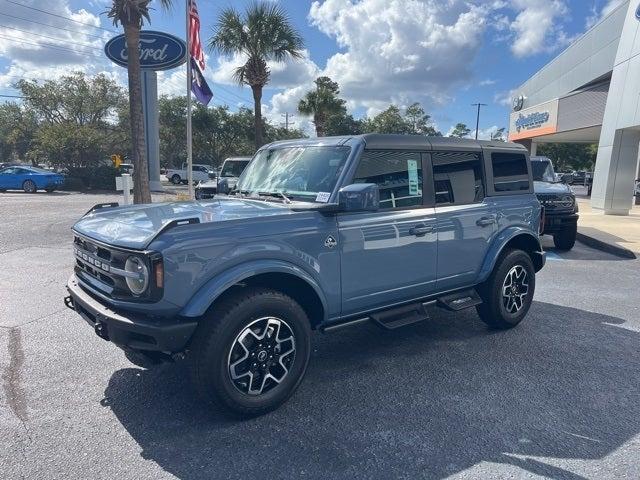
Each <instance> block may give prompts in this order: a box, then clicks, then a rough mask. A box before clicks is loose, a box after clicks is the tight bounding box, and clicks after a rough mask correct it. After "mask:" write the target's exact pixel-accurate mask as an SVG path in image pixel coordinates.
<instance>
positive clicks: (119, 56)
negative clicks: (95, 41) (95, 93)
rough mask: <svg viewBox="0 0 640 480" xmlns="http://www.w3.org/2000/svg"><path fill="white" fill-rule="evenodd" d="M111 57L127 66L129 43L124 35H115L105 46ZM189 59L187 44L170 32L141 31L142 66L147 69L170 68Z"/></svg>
mask: <svg viewBox="0 0 640 480" xmlns="http://www.w3.org/2000/svg"><path fill="white" fill-rule="evenodd" d="M104 52H105V53H106V54H107V57H109V59H110V60H111V61H112V62H114V63H116V64H118V65H120V66H121V67H126V66H127V59H128V57H127V43H126V41H125V38H124V35H118V36H117V37H113V38H112V39H111V40H109V41H108V42H107V44H106V45H105V46H104ZM186 59H187V45H186V44H185V42H184V41H183V40H181V39H180V38H178V37H174V36H173V35H169V34H168V33H163V32H155V31H153V30H143V31H141V32H140V66H141V67H142V68H143V69H147V70H168V69H170V68H175V67H177V66H178V65H182V64H183V63H184V62H185V60H186Z"/></svg>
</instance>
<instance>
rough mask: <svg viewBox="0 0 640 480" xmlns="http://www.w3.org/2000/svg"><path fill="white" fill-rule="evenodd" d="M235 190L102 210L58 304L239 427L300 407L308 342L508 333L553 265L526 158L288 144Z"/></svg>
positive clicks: (485, 151) (80, 244)
mask: <svg viewBox="0 0 640 480" xmlns="http://www.w3.org/2000/svg"><path fill="white" fill-rule="evenodd" d="M232 193H233V195H229V196H224V195H219V196H216V198H215V199H213V200H209V201H200V202H177V203H164V204H152V205H135V206H126V207H124V206H123V207H119V206H117V205H115V204H105V205H97V206H96V207H94V208H93V209H92V210H91V211H90V212H89V213H87V214H86V215H85V216H84V217H83V218H81V219H80V220H79V221H78V222H77V223H76V224H75V226H74V227H73V252H74V255H75V271H74V273H73V275H72V276H71V278H70V279H69V281H68V284H67V289H68V292H69V295H68V296H67V297H66V298H65V304H66V305H67V306H68V307H70V308H72V309H74V310H75V311H76V312H77V313H78V314H80V316H81V317H82V318H84V320H86V322H87V323H88V324H89V325H90V326H91V327H92V328H93V329H94V330H95V333H96V334H97V335H98V336H99V337H101V338H103V339H105V340H109V341H111V342H113V343H114V344H115V345H117V346H118V347H120V348H122V349H123V350H124V351H125V354H126V355H127V357H128V358H129V359H131V360H132V361H133V362H134V363H136V364H138V365H144V364H147V363H149V362H157V361H164V360H166V361H185V362H188V364H189V368H190V371H191V372H192V378H193V381H194V383H195V386H196V387H197V390H198V391H199V392H200V394H201V395H202V397H203V398H204V399H205V400H207V401H209V402H211V403H212V404H213V405H216V406H217V407H219V408H221V409H222V410H224V411H227V412H230V413H232V414H236V415H239V416H255V415H259V414H263V413H265V412H268V411H270V410H273V409H275V408H277V407H278V406H279V405H281V404H282V403H283V402H285V401H286V400H287V399H288V398H289V397H290V396H291V395H292V393H293V392H294V391H295V389H296V388H297V387H298V385H299V384H300V382H301V381H302V378H303V376H304V373H305V371H306V369H307V364H308V362H309V357H310V353H311V339H312V336H311V331H312V330H318V331H320V332H338V331H340V330H341V329H343V328H346V327H350V326H354V325H357V324H362V323H365V322H366V323H373V324H376V325H378V326H380V327H381V328H384V329H395V328H399V327H403V326H405V325H408V324H411V323H414V322H420V321H427V320H428V319H429V316H430V315H431V314H432V313H433V311H434V309H436V308H444V309H448V310H452V311H459V310H462V309H467V308H475V309H476V310H477V313H478V315H479V317H480V319H481V320H482V321H484V322H485V323H486V324H488V325H489V326H490V327H491V328H498V329H506V328H511V327H514V326H515V325H517V324H518V323H519V322H520V321H521V320H522V319H523V318H524V317H525V316H526V314H527V312H528V310H529V307H530V306H531V303H532V300H533V296H534V290H535V280H536V279H535V274H536V272H537V271H539V270H540V269H541V268H542V267H543V265H544V264H545V253H544V252H543V250H542V247H541V246H540V242H539V237H538V234H539V231H540V227H541V212H542V209H541V206H540V203H539V202H538V200H537V199H536V196H535V194H534V192H533V179H532V172H531V163H530V161H529V158H528V155H527V152H526V150H525V149H524V148H523V147H521V146H519V145H516V144H509V143H502V142H495V143H491V142H482V141H472V140H460V139H451V138H428V137H422V136H401V135H397V136H396V135H373V134H369V135H363V136H350V137H330V138H318V139H305V140H287V141H282V142H276V143H272V144H270V145H266V146H264V147H262V148H261V149H260V150H259V151H258V152H257V153H256V155H255V157H254V158H253V160H252V161H251V163H250V164H249V166H248V167H247V168H246V169H245V171H244V172H243V174H242V176H241V177H240V180H239V182H238V185H237V186H236V188H235V189H234V191H233V192H232ZM407 368H410V367H407Z"/></svg>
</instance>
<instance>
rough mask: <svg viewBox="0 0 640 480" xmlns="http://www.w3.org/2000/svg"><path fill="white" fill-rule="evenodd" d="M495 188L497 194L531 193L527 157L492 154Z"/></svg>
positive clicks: (515, 154) (513, 154) (512, 154)
mask: <svg viewBox="0 0 640 480" xmlns="http://www.w3.org/2000/svg"><path fill="white" fill-rule="evenodd" d="M491 167H492V169H493V188H494V190H495V191H496V192H519V191H523V190H524V191H529V188H530V185H529V171H528V170H527V157H525V156H524V154H522V153H499V152H494V153H492V154H491Z"/></svg>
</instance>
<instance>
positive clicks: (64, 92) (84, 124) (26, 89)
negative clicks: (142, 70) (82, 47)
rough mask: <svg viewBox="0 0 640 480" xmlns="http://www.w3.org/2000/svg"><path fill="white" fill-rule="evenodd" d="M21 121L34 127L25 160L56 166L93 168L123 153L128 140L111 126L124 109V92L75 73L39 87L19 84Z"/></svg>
mask: <svg viewBox="0 0 640 480" xmlns="http://www.w3.org/2000/svg"><path fill="white" fill-rule="evenodd" d="M16 87H17V88H18V89H19V90H20V91H21V92H22V95H23V96H24V97H25V100H24V105H23V107H22V111H23V118H31V120H29V122H30V123H31V125H34V124H37V128H36V129H35V133H34V134H33V140H32V141H31V142H29V144H28V145H25V146H24V149H27V148H28V152H27V153H26V155H27V156H30V157H31V159H32V161H33V162H34V163H35V162H36V161H41V162H47V163H49V164H51V165H55V166H60V167H89V166H96V165H97V164H98V163H99V162H100V161H102V160H104V159H105V158H108V156H109V155H110V154H112V153H122V148H123V145H126V137H125V135H123V130H122V129H121V128H119V124H118V123H117V122H114V118H115V117H116V116H117V114H118V111H121V110H122V109H123V104H124V103H125V96H124V92H123V90H122V89H121V88H120V87H119V86H118V85H117V84H116V83H115V82H114V81H113V80H111V79H109V78H107V77H106V76H105V75H102V74H101V75H96V76H94V77H87V76H86V75H84V74H83V73H80V72H75V73H72V74H70V75H67V76H63V77H61V78H60V79H58V80H49V81H46V82H43V83H40V82H36V81H27V80H21V81H19V82H18V83H17V84H16Z"/></svg>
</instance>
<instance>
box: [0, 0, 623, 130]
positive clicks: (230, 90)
mask: <svg viewBox="0 0 640 480" xmlns="http://www.w3.org/2000/svg"><path fill="white" fill-rule="evenodd" d="M263 1H278V0H263ZM623 1H624V0H486V1H480V0H318V1H315V2H311V1H306V0H279V3H280V4H281V6H282V7H283V8H284V9H285V10H286V11H287V12H288V14H289V16H290V18H291V21H292V22H293V24H294V25H295V26H296V27H297V28H298V29H299V31H300V32H301V33H302V35H303V37H304V39H305V42H306V56H305V58H304V59H303V60H302V61H298V62H290V63H288V64H285V65H273V66H272V82H271V84H270V86H269V87H268V88H267V89H266V90H265V92H264V98H263V104H264V109H265V112H266V115H267V117H268V118H269V119H270V120H271V121H274V122H276V121H279V119H280V115H281V114H282V113H284V112H290V113H294V114H295V105H296V104H297V101H298V99H299V98H300V97H301V96H302V94H303V93H304V92H305V91H306V90H308V89H309V88H310V87H311V85H312V81H313V79H314V78H316V77H317V76H318V75H321V74H327V75H329V76H331V77H332V78H333V79H334V80H337V81H338V82H339V83H340V84H341V86H342V90H343V97H344V98H345V99H346V100H348V106H349V109H350V111H351V112H352V113H353V114H354V115H355V116H363V115H367V114H370V115H372V114H375V113H376V112H379V111H381V110H382V109H384V108H386V106H388V105H389V103H391V102H393V103H396V104H399V105H408V104H410V103H412V102H414V101H418V102H421V103H422V104H423V105H424V107H425V109H426V110H427V112H428V113H429V114H430V115H431V116H432V117H433V121H434V123H435V125H436V126H437V128H438V129H440V130H441V131H442V132H443V133H445V134H446V133H447V132H448V131H449V130H450V129H451V127H452V126H453V125H455V123H457V122H463V123H466V124H467V125H469V126H470V128H473V127H474V126H475V110H474V108H473V107H472V106H471V104H472V103H475V102H482V103H486V104H488V105H487V107H485V108H484V109H483V112H482V116H481V124H480V134H481V136H487V135H488V134H489V132H490V131H491V130H495V128H498V127H505V126H507V120H508V113H509V99H510V96H511V91H512V90H513V89H514V88H516V87H517V86H518V85H520V84H521V83H522V82H523V81H525V80H526V79H527V78H529V76H531V75H532V74H533V73H535V72H536V71H537V70H539V69H540V67H542V66H543V65H544V64H546V63H547V62H548V61H549V60H551V59H552V58H553V57H554V56H555V55H557V54H558V53H559V52H560V51H561V50H562V49H563V48H565V47H566V46H567V45H568V44H569V43H570V42H571V41H572V40H573V39H575V38H577V37H578V36H579V35H580V34H582V33H583V32H584V31H585V30H586V29H587V28H588V27H589V26H590V25H592V24H593V23H594V22H596V21H597V20H598V19H599V18H602V16H603V15H606V14H607V13H608V12H610V11H611V10H612V9H613V8H615V7H616V6H617V5H618V4H620V3H623ZM109 3H110V2H109V0H85V1H80V0H48V1H47V2H44V1H42V0H0V94H5V95H11V94H16V93H17V92H15V90H12V88H11V84H12V83H13V82H15V81H16V80H17V79H19V78H35V79H48V78H56V77H58V76H60V75H62V74H63V73H65V72H68V71H71V70H83V71H85V72H87V73H90V74H91V73H97V72H106V73H107V74H109V75H111V76H113V78H115V79H116V80H118V81H119V82H121V83H122V84H123V85H124V84H125V83H126V77H125V71H124V70H123V69H121V68H120V67H117V66H115V65H113V64H110V62H109V61H108V60H106V59H105V58H104V56H103V55H102V53H101V48H102V46H103V45H104V43H105V41H106V40H108V39H109V38H110V37H111V36H113V33H112V32H109V31H107V30H112V29H114V27H113V26H112V25H111V24H110V22H109V20H108V19H107V18H106V16H105V15H104V14H103V12H104V11H105V10H106V9H107V6H108V5H109ZM247 3H248V0H246V1H245V0H222V1H218V0H199V1H198V7H199V10H200V15H201V22H202V37H203V39H208V38H209V37H210V36H211V33H212V29H213V27H214V24H215V21H216V18H217V15H218V13H219V12H220V10H221V9H223V8H226V7H229V6H233V7H235V8H238V9H243V8H244V6H245V5H247ZM154 4H157V2H155V1H152V5H154ZM22 5H26V6H27V7H29V6H30V7H33V8H35V9H40V10H44V11H45V12H40V11H37V10H34V9H33V8H25V7H24V6H22ZM155 7H156V9H155V10H154V11H153V13H152V23H151V25H148V26H147V28H152V29H154V30H162V31H167V32H170V33H173V34H175V35H178V36H180V37H183V36H184V13H183V12H184V0H182V1H179V2H175V7H174V8H173V9H172V10H171V11H168V12H165V11H162V10H161V9H160V7H159V6H158V5H155ZM52 14H53V15H52ZM36 22H37V23H36ZM207 55H208V58H207V69H206V71H205V74H206V76H207V78H208V79H209V80H210V81H211V82H212V83H213V90H214V95H215V103H216V104H229V105H230V106H231V108H232V109H237V108H238V106H239V105H242V104H246V105H248V106H251V93H250V90H249V89H248V88H240V87H238V86H236V85H234V84H233V81H232V80H231V72H232V71H233V68H234V67H235V66H237V65H238V64H239V63H240V62H241V61H242V58H226V59H225V58H220V57H218V55H217V54H215V53H214V52H208V53H207ZM183 83H184V72H183V69H178V70H174V71H170V72H165V73H162V74H161V77H160V89H161V91H162V93H166V94H170V95H175V94H180V93H182V92H183V90H184V87H183ZM294 120H296V121H297V124H298V125H299V126H301V127H303V128H305V129H307V130H311V125H310V123H309V119H306V118H303V117H300V116H299V115H296V118H295V119H294Z"/></svg>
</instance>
